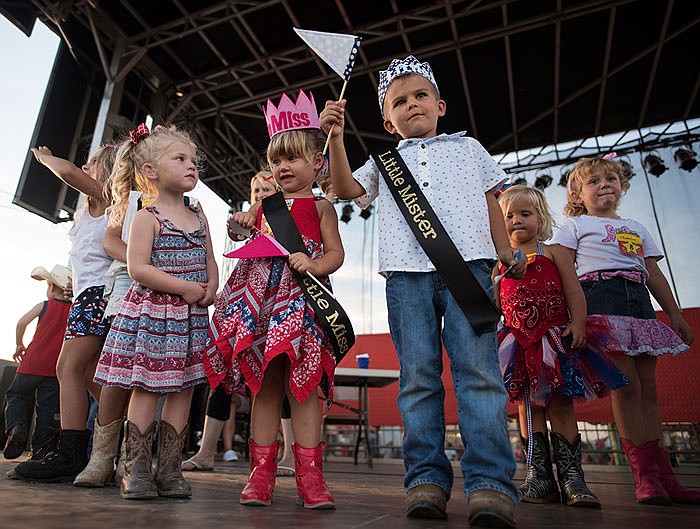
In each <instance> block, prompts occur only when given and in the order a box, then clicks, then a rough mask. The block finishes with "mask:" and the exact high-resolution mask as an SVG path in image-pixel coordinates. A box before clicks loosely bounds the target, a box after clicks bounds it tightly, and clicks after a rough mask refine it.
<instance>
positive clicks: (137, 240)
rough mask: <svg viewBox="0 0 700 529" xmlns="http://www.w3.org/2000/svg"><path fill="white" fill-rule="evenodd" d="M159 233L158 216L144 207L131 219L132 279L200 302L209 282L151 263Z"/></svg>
mask: <svg viewBox="0 0 700 529" xmlns="http://www.w3.org/2000/svg"><path fill="white" fill-rule="evenodd" d="M157 233H158V221H157V220H156V219H155V217H153V215H151V213H149V212H148V210H145V209H142V210H141V211H139V212H137V213H136V215H135V216H134V220H133V221H132V223H131V231H130V232H129V244H128V245H127V248H126V264H127V267H128V270H129V275H130V276H131V279H133V280H134V281H137V282H138V283H141V284H142V285H143V286H145V287H147V288H151V289H153V290H158V291H161V292H169V293H171V294H177V295H180V296H182V297H183V299H184V300H185V301H186V302H187V303H188V304H190V305H192V304H194V303H198V302H199V301H201V300H202V299H203V298H204V296H205V294H206V289H205V287H206V284H205V285H203V284H200V283H197V282H196V281H185V280H184V279H180V278H178V277H175V276H172V275H170V274H168V273H166V272H163V271H162V270H159V269H158V268H156V267H155V266H153V265H152V264H151V250H152V249H153V241H154V239H155V237H156V234H157Z"/></svg>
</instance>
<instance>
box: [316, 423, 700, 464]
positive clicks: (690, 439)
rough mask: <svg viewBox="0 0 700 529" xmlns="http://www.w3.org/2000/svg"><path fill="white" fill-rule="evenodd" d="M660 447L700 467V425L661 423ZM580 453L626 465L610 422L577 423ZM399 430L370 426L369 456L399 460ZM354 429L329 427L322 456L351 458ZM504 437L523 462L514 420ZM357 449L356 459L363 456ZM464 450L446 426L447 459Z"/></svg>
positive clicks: (676, 460) (586, 459)
mask: <svg viewBox="0 0 700 529" xmlns="http://www.w3.org/2000/svg"><path fill="white" fill-rule="evenodd" d="M662 428H663V446H664V447H665V448H666V450H667V451H668V453H669V456H670V457H671V460H672V463H673V464H674V466H681V465H700V423H693V422H667V423H663V424H662ZM578 429H579V432H580V434H581V443H582V446H581V452H582V460H583V463H584V464H597V465H626V464H627V458H626V457H625V453H624V450H623V449H622V445H621V444H620V437H619V434H618V432H617V428H616V427H615V424H614V423H608V424H591V423H586V422H579V423H578ZM402 434H403V429H402V428H401V427H400V426H381V427H376V426H373V427H372V428H371V429H370V446H371V447H372V457H373V458H377V459H381V458H390V459H401V458H402V457H403V449H402V443H401V439H402ZM355 435H356V429H355V428H353V427H347V426H338V427H335V428H329V429H328V433H327V436H326V454H327V455H333V456H338V457H343V456H352V455H353V453H354V448H355ZM508 437H509V439H510V444H511V446H512V448H513V455H514V456H515V460H516V461H518V462H524V459H525V457H524V453H523V450H522V444H521V441H520V430H519V426H518V421H517V420H515V419H509V420H508ZM364 450H365V449H364V447H363V446H362V445H361V446H360V452H359V456H360V457H366V453H365V451H364ZM463 451H464V445H463V444H462V437H461V435H460V434H459V427H458V426H457V425H447V426H446V433H445V452H446V453H447V455H448V457H449V458H450V459H459V457H460V456H461V455H462V452H463Z"/></svg>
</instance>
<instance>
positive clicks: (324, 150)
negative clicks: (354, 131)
mask: <svg viewBox="0 0 700 529" xmlns="http://www.w3.org/2000/svg"><path fill="white" fill-rule="evenodd" d="M346 86H348V80H347V79H345V82H344V83H343V89H342V90H341V91H340V96H339V97H338V101H342V100H343V95H345V87H346ZM333 127H335V123H334V124H333V125H331V128H330V129H328V137H327V138H326V144H325V145H324V146H323V156H325V155H326V152H327V151H328V142H329V141H331V132H333Z"/></svg>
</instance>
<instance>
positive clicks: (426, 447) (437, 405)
mask: <svg viewBox="0 0 700 529" xmlns="http://www.w3.org/2000/svg"><path fill="white" fill-rule="evenodd" d="M490 263H491V262H490V261H487V260H483V261H481V260H480V261H472V262H469V263H468V264H469V266H470V269H471V270H472V273H473V274H474V276H475V277H476V278H477V279H478V280H479V282H481V283H482V285H484V287H485V288H488V289H489V291H492V287H491V281H490V273H491V270H490ZM386 298H387V306H388V310H389V327H390V330H391V337H392V340H393V342H394V346H395V347H396V351H397V352H398V356H399V363H400V366H401V376H400V378H399V399H398V405H399V410H400V411H401V418H402V421H403V427H404V437H403V449H404V464H405V467H406V475H405V478H404V487H405V489H406V490H409V489H411V488H413V487H416V486H418V485H422V484H432V485H437V486H438V487H440V488H442V489H443V490H445V491H446V492H447V494H448V496H449V494H450V491H451V489H452V483H453V475H452V466H451V465H450V462H449V461H448V459H447V457H446V456H445V449H444V444H445V406H444V400H445V388H444V387H443V384H442V379H441V374H442V369H443V365H442V342H443V341H444V344H445V349H446V350H447V355H448V357H449V359H450V367H451V369H452V378H453V379H454V386H455V387H454V389H455V395H456V397H457V409H458V419H459V429H460V434H461V436H462V441H463V442H464V447H465V450H464V455H463V456H462V459H461V462H460V463H461V467H462V475H463V477H464V493H465V495H466V496H467V498H468V497H469V494H470V493H471V492H473V491H475V490H479V489H494V490H497V491H500V492H504V493H506V494H508V495H509V496H510V497H511V498H513V501H514V502H515V503H516V504H517V503H518V501H519V500H518V493H517V489H516V488H515V485H514V484H513V482H512V478H513V474H514V473H515V460H514V459H513V451H512V449H511V446H510V442H509V439H508V432H507V417H506V399H507V395H506V391H505V387H504V385H503V380H502V378H501V373H500V370H499V367H498V354H497V349H496V333H495V332H489V333H484V334H483V335H482V336H481V337H479V336H477V335H476V334H475V333H474V331H473V329H472V327H471V325H470V324H469V322H468V320H467V319H466V317H465V316H464V313H463V312H462V309H460V307H459V305H458V304H457V302H456V301H455V299H454V298H453V297H452V294H451V293H450V292H449V290H448V289H447V287H446V286H445V283H444V282H443V280H442V278H441V277H440V276H439V275H438V274H437V272H429V273H423V272H389V273H388V274H387V282H386Z"/></svg>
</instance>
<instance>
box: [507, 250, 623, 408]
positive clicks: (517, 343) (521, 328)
mask: <svg viewBox="0 0 700 529" xmlns="http://www.w3.org/2000/svg"><path fill="white" fill-rule="evenodd" d="M500 296H501V308H502V310H503V316H504V320H505V321H504V325H503V326H501V327H500V328H499V332H498V353H499V361H500V365H501V372H502V374H503V381H504V382H505V385H506V390H507V391H508V395H509V397H510V399H511V400H512V401H517V400H520V401H522V400H525V391H526V390H527V391H529V392H530V399H531V401H532V403H533V404H535V405H538V406H546V405H547V403H548V402H549V399H550V398H551V396H552V394H553V393H557V394H560V395H563V396H565V397H577V398H586V399H590V398H594V397H596V396H598V397H600V396H604V395H606V394H607V393H608V392H609V390H610V389H617V388H619V387H622V386H624V385H625V384H626V383H627V380H626V379H625V377H624V375H623V374H622V373H621V372H620V371H619V370H618V369H617V368H615V367H614V365H613V364H612V363H611V362H610V361H609V359H608V358H606V357H605V356H604V355H602V354H600V353H599V352H597V351H598V350H604V349H602V348H599V347H596V344H602V343H604V342H605V339H606V333H607V329H605V328H599V327H594V326H591V325H590V324H589V325H588V328H587V332H586V334H587V339H588V343H589V345H588V347H587V348H585V349H582V350H576V349H572V348H571V337H570V336H567V337H562V332H563V331H564V330H565V329H566V326H567V325H568V323H569V312H568V309H567V306H566V299H565V298H564V292H563V290H562V285H561V279H560V277H559V272H558V271H557V268H556V266H555V265H554V263H553V262H552V261H551V260H550V259H549V258H547V257H546V256H544V255H535V256H534V258H533V259H532V261H531V262H529V263H528V266H527V272H526V274H525V277H523V278H522V279H510V278H503V279H502V280H501V283H500ZM589 323H590V322H589Z"/></svg>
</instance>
